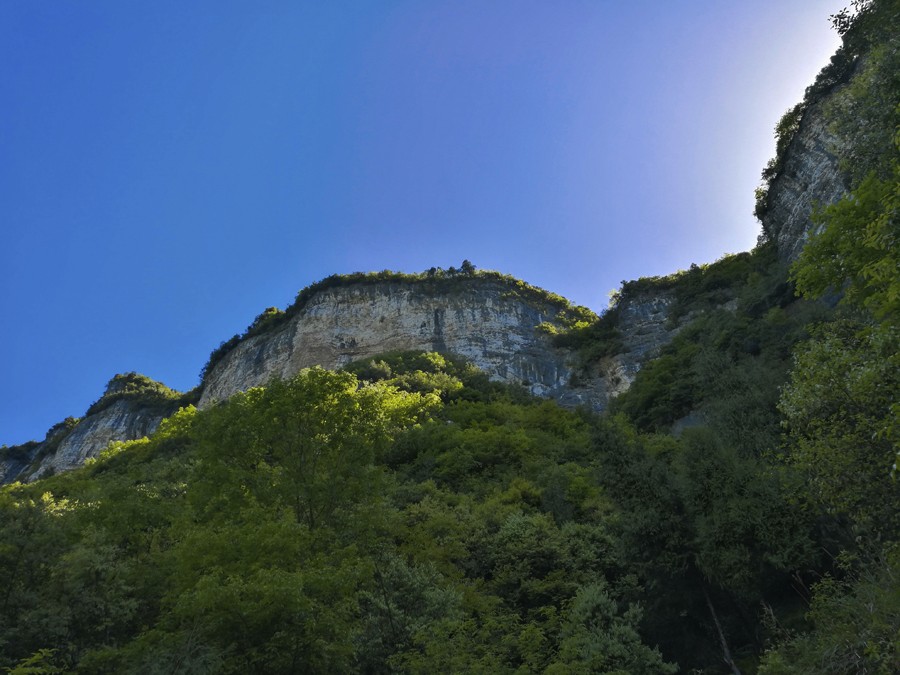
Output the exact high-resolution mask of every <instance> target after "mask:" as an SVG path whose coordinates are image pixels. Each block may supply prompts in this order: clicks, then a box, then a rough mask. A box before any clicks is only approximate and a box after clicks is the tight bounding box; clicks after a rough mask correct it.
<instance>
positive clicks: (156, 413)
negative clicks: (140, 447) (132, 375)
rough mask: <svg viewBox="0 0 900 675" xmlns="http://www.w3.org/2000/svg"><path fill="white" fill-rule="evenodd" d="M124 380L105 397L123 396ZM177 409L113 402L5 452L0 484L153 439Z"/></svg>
mask: <svg viewBox="0 0 900 675" xmlns="http://www.w3.org/2000/svg"><path fill="white" fill-rule="evenodd" d="M120 384H121V378H113V379H112V380H111V381H110V384H109V386H108V387H107V389H106V393H105V394H104V396H114V395H116V394H118V393H120V392H119V391H118V389H117V387H118V386H120ZM101 401H102V399H101ZM176 409H177V406H175V405H172V406H169V407H165V406H163V407H160V406H159V405H158V404H157V405H147V404H146V403H145V402H143V401H141V400H137V399H129V398H119V399H117V400H112V401H110V402H109V404H108V405H105V406H103V407H102V409H100V410H99V411H97V412H95V413H93V414H89V415H87V416H85V417H84V418H83V419H81V420H73V419H69V420H66V421H65V422H60V423H59V424H57V425H55V426H53V427H52V428H51V429H50V430H49V431H48V432H47V435H46V437H45V438H44V440H43V441H41V442H40V443H35V442H31V443H26V444H24V445H22V446H17V447H14V448H7V449H5V453H4V454H2V455H0V485H4V484H7V483H12V482H13V481H16V480H20V481H32V480H37V479H38V478H42V477H45V476H48V475H52V474H54V473H58V472H60V471H67V470H69V469H73V468H76V467H79V466H82V465H83V464H84V462H85V460H87V459H89V458H91V457H96V456H97V455H99V454H100V452H102V451H103V450H105V449H106V448H107V446H109V444H110V443H112V442H114V441H131V440H135V439H138V438H143V437H144V436H149V435H150V434H152V433H153V432H154V431H156V429H157V427H158V426H159V423H160V422H161V421H162V420H163V419H164V418H166V417H168V416H169V415H170V414H172V413H173V412H174V411H175V410H176Z"/></svg>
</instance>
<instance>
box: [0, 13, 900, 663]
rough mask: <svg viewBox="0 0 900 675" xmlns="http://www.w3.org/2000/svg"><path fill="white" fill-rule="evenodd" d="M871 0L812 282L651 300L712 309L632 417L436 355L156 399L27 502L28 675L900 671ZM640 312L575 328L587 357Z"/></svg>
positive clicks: (899, 488) (891, 121) (140, 386)
mask: <svg viewBox="0 0 900 675" xmlns="http://www.w3.org/2000/svg"><path fill="white" fill-rule="evenodd" d="M855 8H856V10H858V11H857V13H856V14H854V13H852V12H847V13H841V14H839V15H837V16H836V17H835V18H834V20H835V25H836V28H838V30H839V31H840V32H841V33H842V35H843V38H844V48H843V50H842V52H841V53H840V54H839V56H838V58H837V60H836V61H835V62H834V63H832V64H831V65H830V66H829V68H826V69H825V71H823V75H822V76H820V81H819V82H817V84H816V85H814V86H813V87H811V90H810V92H808V94H807V96H808V98H814V97H820V96H821V90H822V87H824V86H825V85H824V84H823V82H825V83H827V82H832V80H833V81H834V82H838V81H843V80H841V78H844V80H846V77H845V75H846V72H847V70H846V69H847V68H849V67H850V66H848V65H847V63H849V61H848V59H850V60H852V59H858V58H859V55H860V54H865V55H867V56H866V58H865V59H864V60H863V61H853V63H854V64H856V65H854V66H853V67H854V68H856V69H857V71H856V72H857V76H856V78H855V79H853V80H852V81H851V84H850V85H849V86H847V87H845V88H844V89H842V90H841V96H840V97H838V98H836V99H835V102H834V104H833V106H834V108H835V109H834V110H833V111H832V113H831V115H832V119H833V120H834V125H835V131H836V132H839V133H840V134H841V135H842V136H843V137H844V138H847V139H849V141H850V142H849V146H848V147H849V148H850V149H851V151H852V152H850V153H849V155H848V156H847V157H846V158H845V159H846V161H847V167H846V170H847V172H848V175H850V176H851V180H852V183H851V187H852V192H851V194H849V195H848V196H847V197H846V198H844V199H843V200H841V201H840V202H838V203H836V204H834V205H831V206H828V207H826V208H823V209H820V210H819V211H818V212H817V214H816V216H815V220H816V223H817V225H818V227H819V230H820V231H819V233H818V234H817V235H815V236H813V237H812V238H811V240H810V242H809V243H808V245H807V246H806V247H805V249H804V251H803V253H802V255H801V257H800V259H799V260H797V261H796V262H795V263H794V264H793V265H790V266H789V265H788V264H787V263H786V262H785V261H784V260H782V259H781V258H780V257H779V255H778V254H777V251H776V250H775V247H774V245H773V244H772V243H765V242H764V243H761V244H760V246H758V247H757V249H755V250H754V251H752V252H750V253H744V254H740V255H737V256H729V257H726V258H724V259H722V260H721V261H719V262H717V263H714V264H711V265H707V266H696V267H693V268H692V269H691V270H688V271H685V272H683V273H680V274H677V275H673V276H672V277H668V278H663V279H643V280H639V281H637V282H632V283H631V284H630V285H626V286H625V288H623V291H622V293H623V295H625V296H627V295H628V294H629V293H637V292H639V291H640V292H648V291H649V292H652V291H653V289H654V288H656V289H662V288H665V289H669V290H672V291H674V293H675V298H676V300H675V301H676V306H675V310H674V311H675V314H676V315H677V316H680V317H692V320H691V321H690V322H689V323H688V324H687V325H686V327H685V328H684V329H683V330H681V331H680V332H679V334H678V336H677V338H676V339H675V340H673V341H672V342H671V344H669V346H667V347H666V348H665V350H664V351H663V353H662V355H661V356H660V357H659V358H657V359H655V360H653V361H651V362H649V363H648V364H647V365H646V366H645V367H644V368H643V369H642V370H641V371H640V372H639V373H638V376H637V379H636V380H635V382H634V383H633V385H632V386H631V388H630V389H629V390H628V391H627V392H625V393H624V394H622V395H620V396H619V397H618V398H617V399H615V401H614V404H613V405H612V408H611V410H610V411H608V412H607V413H604V414H602V415H598V414H596V413H593V412H591V411H588V410H566V409H563V408H561V407H559V406H558V405H557V404H555V403H553V402H549V401H545V400H541V399H538V398H534V397H532V396H530V395H528V394H526V393H525V392H524V390H522V389H521V388H518V387H513V386H506V385H500V384H497V383H495V382H491V381H489V379H488V378H487V377H486V376H485V375H484V374H483V373H481V372H479V371H478V370H477V369H475V368H474V367H472V366H471V365H469V364H468V363H466V362H465V361H464V360H462V359H459V358H456V357H453V356H451V355H442V354H437V353H418V352H403V353H390V354H384V355H382V356H380V357H378V358H374V359H368V360H366V361H363V362H358V363H354V364H351V365H349V366H348V367H347V368H345V369H344V370H343V371H340V372H330V371H325V370H322V369H310V370H306V371H303V372H301V373H300V374H299V375H297V376H296V377H294V378H293V379H290V380H285V381H275V382H272V383H271V384H270V385H269V386H267V387H265V388H255V389H251V390H249V391H247V392H245V393H241V394H238V395H236V396H234V397H233V398H232V399H230V400H229V401H227V402H225V403H222V404H220V405H217V406H215V407H211V408H209V409H205V410H202V411H198V410H197V409H195V408H194V407H193V406H192V405H189V401H190V400H192V399H190V398H185V399H183V400H181V399H179V398H178V395H177V394H176V393H175V392H170V391H169V390H165V391H163V390H159V391H157V390H156V389H154V390H153V391H152V392H150V393H151V394H152V396H154V397H156V398H155V399H154V400H156V399H159V400H160V401H162V402H163V403H165V404H166V405H170V404H172V402H179V401H180V402H183V403H184V405H183V406H182V407H181V408H180V410H179V411H178V412H177V413H175V414H174V415H172V416H171V417H170V418H169V419H168V420H166V421H164V422H163V423H162V425H161V426H160V428H159V430H158V431H157V432H156V433H155V434H154V435H153V436H152V437H151V438H145V439H141V440H137V441H131V442H127V443H117V444H114V445H112V446H111V447H110V448H109V449H108V450H107V451H106V452H104V453H103V454H102V455H101V456H100V457H99V458H97V459H96V460H93V461H90V462H89V463H88V465H86V466H85V467H84V468H82V469H79V470H75V471H70V472H66V473H63V474H60V475H56V476H52V477H49V478H46V479H43V480H40V481H37V482H34V483H29V484H18V483H17V484H13V485H10V486H6V487H4V488H2V489H0V577H2V579H3V582H4V583H3V584H0V669H5V670H6V671H8V672H11V673H18V674H25V673H31V674H36V673H63V672H78V673H91V674H93V673H141V674H143V673H306V672H310V673H332V672H334V673H343V672H359V673H388V672H398V673H435V672H446V673H550V674H563V673H566V674H568V673H620V674H621V673H675V672H696V673H760V674H766V675H782V674H785V675H787V674H794V673H797V674H800V673H835V674H837V673H885V674H890V673H897V672H900V578H898V575H900V509H898V503H900V502H898V498H900V485H898V482H897V475H896V474H897V462H898V459H900V455H898V451H900V398H898V393H900V126H898V123H900V105H898V103H900V46H898V44H897V39H896V36H897V34H898V33H897V26H898V22H900V3H898V2H897V1H896V0H885V1H882V2H872V3H856V5H855ZM835 64H837V65H835ZM842 68H843V69H844V70H841V69H842ZM836 72H837V73H838V75H835V73H836ZM828 78H831V79H828ZM834 82H832V84H833V83H834ZM803 110H804V109H803V108H802V107H801V108H798V109H796V110H795V111H792V112H791V113H790V114H791V115H792V117H791V118H790V120H788V122H784V121H783V124H782V125H780V127H779V132H778V133H779V134H786V133H788V131H786V130H787V129H788V127H792V125H793V126H796V124H799V122H798V121H797V119H795V118H798V116H800V117H802V114H803ZM860 111H865V112H864V114H863V113H861V112H860ZM860 120H862V121H860ZM789 142H790V139H787V140H786V141H784V142H783V143H782V142H780V143H779V152H782V151H786V150H785V148H786V147H787V144H789ZM778 170H779V168H778V160H777V159H776V161H774V163H773V164H772V165H770V166H769V167H767V169H766V173H765V175H764V178H765V179H766V180H771V179H772V178H773V176H775V175H777V171H778ZM454 274H457V273H456V271H454ZM472 274H473V271H472V270H468V269H467V270H465V271H464V272H463V275H472ZM452 276H454V275H444V274H442V273H437V272H435V273H433V274H431V275H430V277H431V282H432V283H440V284H451V283H458V282H457V281H454V280H449V277H452ZM445 277H447V278H445ZM428 279H429V275H428V274H426V275H424V277H423V278H422V279H421V280H422V282H423V283H429V281H428ZM442 279H443V280H442ZM345 281H346V280H345V279H343V278H335V279H334V280H332V281H326V282H323V283H326V284H327V283H336V284H342V283H345ZM351 281H352V280H351ZM521 288H522V292H524V293H533V292H534V291H532V290H530V287H527V286H525V285H523V286H522V287H521ZM302 302H303V297H299V298H298V303H300V304H302ZM559 304H560V309H561V310H566V309H567V307H568V305H567V304H565V303H564V301H560V303H559ZM573 311H574V310H573ZM615 311H616V310H615V308H613V309H612V310H610V312H609V313H607V314H606V315H604V317H601V318H599V319H597V318H596V317H591V316H588V315H587V314H578V313H577V312H576V313H575V314H573V315H572V316H573V318H572V321H571V324H570V326H569V330H568V331H567V332H564V333H561V334H560V335H557V340H559V342H560V344H565V345H567V346H569V347H572V348H575V349H577V350H579V352H580V353H581V355H582V357H583V362H584V364H585V367H589V366H590V363H591V362H592V360H596V359H598V358H600V357H601V356H603V355H605V354H606V353H608V350H609V349H610V346H609V345H610V344H615ZM269 314H271V315H272V316H269ZM281 320H283V319H282V318H280V315H279V314H278V313H277V312H268V313H264V314H263V315H261V317H260V318H259V319H258V321H257V322H254V325H257V324H259V325H262V324H265V323H266V322H271V321H275V322H278V321H281ZM257 327H258V326H257ZM253 331H254V327H253V326H251V327H250V328H249V329H248V334H252V333H253ZM149 386H150V385H147V384H146V383H144V382H143V380H140V379H139V378H135V377H129V378H126V379H125V380H123V384H122V388H121V391H120V392H119V394H118V395H120V396H132V395H143V393H142V392H144V393H146V392H145V389H147V387H149ZM135 392H137V393H135Z"/></svg>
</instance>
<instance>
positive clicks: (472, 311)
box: [199, 276, 607, 408]
mask: <svg viewBox="0 0 900 675" xmlns="http://www.w3.org/2000/svg"><path fill="white" fill-rule="evenodd" d="M559 312H560V306H559V305H558V304H557V303H554V302H552V301H542V300H540V299H535V298H523V297H521V296H520V295H518V294H517V293H516V292H515V289H514V287H511V286H510V285H509V284H508V283H505V282H502V281H499V280H494V279H482V278H480V277H478V276H471V277H468V278H466V277H461V278H459V279H455V280H454V281H453V284H452V287H447V288H445V289H442V290H441V291H439V292H434V291H433V290H432V288H431V287H430V285H429V284H428V283H423V282H402V281H385V282H383V283H375V284H364V285H363V284H360V285H346V286H338V287H334V288H326V289H324V290H321V291H319V292H317V293H315V294H314V295H313V296H312V297H311V298H310V299H309V300H308V301H307V302H306V303H305V305H304V307H303V308H302V309H301V310H300V311H299V312H298V313H296V314H295V315H294V316H293V317H292V318H291V319H290V320H289V321H288V322H286V323H283V324H282V325H280V326H278V327H277V328H276V329H275V330H274V331H272V332H268V333H264V334H262V335H258V336H255V337H250V338H248V339H245V340H243V341H241V342H240V343H239V344H238V345H237V346H236V347H234V348H233V349H231V350H230V351H229V352H228V353H227V354H226V355H225V356H224V357H223V358H222V359H221V360H220V361H219V362H218V363H216V365H215V366H214V367H212V368H211V369H210V371H209V372H208V373H207V375H206V378H205V379H204V382H203V393H202V396H201V398H200V404H199V405H200V407H205V406H208V405H210V404H211V403H213V402H215V401H219V400H223V399H226V398H228V397H229V396H231V395H232V394H234V393H235V392H238V391H243V390H245V389H248V388H249V387H253V386H256V385H260V384H265V383H266V382H268V381H269V380H270V379H272V378H275V377H280V378H286V377H290V376H292V375H294V374H296V373H297V372H299V371H300V370H301V369H303V368H307V367H310V366H314V365H318V366H323V367H325V368H332V369H334V368H340V367H341V366H344V365H346V364H348V363H350V362H351V361H356V360H359V359H363V358H367V357H371V356H375V355H377V354H382V353H384V352H389V351H396V350H422V351H439V352H449V353H453V354H457V355H459V356H463V357H465V358H467V359H468V360H470V361H471V362H472V363H474V364H475V365H476V366H478V367H479V368H481V369H482V370H484V371H485V372H486V373H487V374H488V375H490V376H491V378H492V379H495V380H498V381H501V382H506V383H511V384H523V385H525V386H526V387H527V388H528V389H529V390H530V391H531V392H532V393H534V394H536V395H539V396H547V397H551V398H555V399H557V400H560V401H562V402H565V403H569V404H586V405H589V406H591V407H595V408H598V407H602V406H603V404H604V403H605V401H606V398H607V392H606V390H605V387H604V386H603V383H602V382H589V383H586V384H584V385H582V386H577V387H575V386H572V376H573V373H574V369H575V365H574V363H573V360H572V355H571V354H569V353H567V352H565V351H563V350H560V349H557V348H555V347H553V345H552V344H551V340H550V337H549V336H548V335H547V333H546V332H544V331H542V330H540V329H539V328H538V327H539V326H540V324H542V323H545V322H546V323H550V324H557V325H558V324H559V319H558V314H559Z"/></svg>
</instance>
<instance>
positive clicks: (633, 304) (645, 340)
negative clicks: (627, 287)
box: [598, 291, 690, 397]
mask: <svg viewBox="0 0 900 675" xmlns="http://www.w3.org/2000/svg"><path fill="white" fill-rule="evenodd" d="M674 303H675V294H674V292H672V291H661V292H658V293H655V294H650V293H647V294H640V295H637V296H633V297H626V298H624V299H623V300H622V301H621V302H620V303H619V310H618V315H619V316H618V324H617V325H618V329H619V333H620V334H621V338H622V343H623V344H624V345H625V346H626V350H625V351H624V352H623V353H621V354H616V355H615V356H613V357H611V358H609V359H606V360H605V363H601V365H600V368H601V369H600V371H599V372H598V375H599V377H601V378H602V379H603V381H604V382H605V384H606V389H607V391H608V393H609V396H610V397H615V396H618V395H619V394H621V393H622V392H624V391H626V390H627V389H628V387H630V386H631V383H632V382H634V378H635V377H636V376H637V373H638V371H639V370H640V369H641V365H642V364H643V363H645V362H646V361H648V360H650V359H652V358H654V357H656V356H659V353H660V351H661V350H662V348H663V347H665V346H666V345H667V344H669V342H671V341H672V338H674V337H675V336H676V335H677V334H678V331H680V330H681V329H682V328H683V327H684V325H685V324H686V323H687V319H688V318H690V317H683V318H682V319H681V320H679V321H677V322H674V323H673V322H672V321H670V316H671V310H672V306H673V304H674Z"/></svg>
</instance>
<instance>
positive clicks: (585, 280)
mask: <svg viewBox="0 0 900 675" xmlns="http://www.w3.org/2000/svg"><path fill="white" fill-rule="evenodd" d="M843 4H844V2H843V1H842V0H839V1H838V2H832V1H825V0H821V1H820V0H759V1H758V2H753V3H748V2H738V1H728V2H722V1H721V0H681V1H679V2H677V3H664V2H660V1H658V0H656V1H654V2H650V1H649V0H635V1H633V2H616V3H613V2H605V1H602V0H595V1H593V2H587V1H579V0H570V1H551V0H543V1H541V2H532V1H529V0H506V1H504V0H496V1H492V0H473V1H469V0H447V1H443V0H431V1H429V0H415V1H413V0H411V1H408V2H403V1H397V2H388V1H384V0H382V1H379V2H349V1H348V2H341V1H337V0H336V1H335V2H327V3H326V2H288V1H284V2H253V3H249V2H225V1H222V0H217V1H215V2H211V1H210V2H183V1H181V0H179V1H177V2H173V1H162V0H158V1H155V2H144V3H138V2H124V1H121V0H108V1H101V0H92V1H91V2H78V3H74V2H33V1H31V0H5V2H3V3H0V101H2V107H0V243H2V245H0V316H2V318H3V323H4V325H3V330H2V331H0V443H7V444H14V443H20V442H23V441H25V440H28V439H32V438H36V439H41V438H43V436H44V433H45V431H46V430H47V428H48V427H49V426H50V425H52V424H53V423H55V422H58V421H60V420H61V419H63V418H64V417H66V416H69V415H72V416H79V415H81V414H82V413H83V412H84V410H85V409H86V408H87V406H88V405H89V404H90V403H91V402H92V401H93V400H95V399H96V398H98V397H99V396H100V394H101V393H102V391H103V387H104V386H105V383H106V382H107V380H109V378H110V377H112V376H113V375H114V374H115V373H119V372H127V371H132V370H134V371H138V372H142V373H144V374H146V375H149V376H151V377H153V378H155V379H158V380H162V381H163V382H165V383H166V384H168V385H170V386H172V387H174V388H177V389H182V390H185V389H189V388H191V387H193V386H194V385H196V384H197V381H198V374H199V371H200V368H201V367H202V365H203V364H204V362H205V361H206V358H207V356H208V355H209V352H210V351H211V350H212V349H213V348H215V347H216V346H217V345H218V344H219V343H220V342H221V341H222V340H225V339H227V338H229V337H230V336H231V335H233V334H235V333H238V332H241V331H242V330H243V329H244V328H245V327H246V326H247V325H248V324H249V323H250V322H251V321H252V319H253V318H254V317H255V316H256V314H258V313H259V312H260V311H262V310H263V309H264V308H265V307H268V306H272V305H277V306H280V307H284V306H286V305H287V304H289V303H290V302H291V301H292V300H293V297H294V295H295V294H296V292H297V291H298V290H299V289H300V288H302V287H304V286H306V285H308V284H309V283H311V282H313V281H316V280H318V279H320V278H322V277H325V276H327V275H329V274H332V273H335V272H352V271H357V270H361V271H370V270H380V269H395V270H402V271H409V272H415V271H421V270H423V269H427V268H428V267H431V266H433V265H436V266H441V267H450V266H458V265H459V263H460V262H461V261H462V260H463V259H464V258H468V259H470V260H471V261H472V262H474V263H475V265H476V266H477V267H481V268H488V269H497V270H500V271H502V272H506V273H510V274H513V275H516V276H518V277H521V278H523V279H525V280H527V281H529V282H530V283H533V284H536V285H539V286H542V287H544V288H547V289H548V290H552V291H554V292H557V293H561V294H562V295H565V296H567V297H569V298H570V299H572V300H573V301H575V302H577V303H579V304H584V305H587V306H589V307H591V308H593V309H595V310H601V309H603V308H604V307H605V306H606V301H607V294H608V292H609V291H610V290H612V289H614V288H616V287H617V286H618V285H619V283H620V282H621V281H622V280H624V279H632V278H636V277H639V276H646V275H654V274H666V273H669V272H672V271H675V270H677V269H683V268H686V267H687V266H688V265H689V264H690V263H692V262H700V263H702V262H710V261H712V260H715V259H717V258H719V257H721V255H723V254H724V253H726V252H737V251H742V250H748V249H749V248H751V247H752V246H753V245H754V243H755V240H756V235H757V233H758V230H759V228H758V224H757V223H756V222H755V221H754V219H753V217H752V215H751V212H752V208H753V189H754V187H755V186H756V185H757V183H758V178H759V172H760V170H761V169H762V167H763V165H764V164H765V162H766V160H767V159H768V158H769V157H770V156H771V155H772V154H773V151H774V141H773V138H772V129H773V127H774V125H775V122H776V121H777V120H778V118H779V117H780V115H781V114H782V113H783V112H784V111H785V110H786V109H787V108H788V107H789V106H790V105H792V104H793V103H795V102H796V101H797V100H799V99H800V97H801V96H802V94H803V90H804V88H805V87H806V86H807V85H808V84H810V83H811V82H812V80H813V78H814V76H815V74H816V73H817V72H818V70H819V69H820V68H821V67H822V66H823V65H825V63H826V62H827V60H828V58H829V56H830V55H831V53H833V51H834V50H835V48H836V47H837V44H838V40H837V37H836V36H835V35H834V33H833V32H832V31H831V29H830V26H829V24H828V15H829V14H831V13H833V12H835V11H836V10H838V9H840V8H841V6H842V5H843Z"/></svg>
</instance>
